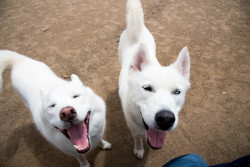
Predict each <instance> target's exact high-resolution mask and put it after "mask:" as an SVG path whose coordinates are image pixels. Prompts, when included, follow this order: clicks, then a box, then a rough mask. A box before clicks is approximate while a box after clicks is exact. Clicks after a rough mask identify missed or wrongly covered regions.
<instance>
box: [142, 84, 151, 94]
mask: <svg viewBox="0 0 250 167" xmlns="http://www.w3.org/2000/svg"><path fill="white" fill-rule="evenodd" d="M142 88H143V89H144V90H146V91H149V92H153V88H152V87H151V86H150V85H145V86H142Z"/></svg>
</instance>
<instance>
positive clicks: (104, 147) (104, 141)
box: [98, 140, 112, 150]
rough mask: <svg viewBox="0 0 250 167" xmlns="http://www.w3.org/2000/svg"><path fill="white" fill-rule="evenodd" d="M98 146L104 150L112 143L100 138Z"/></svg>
mask: <svg viewBox="0 0 250 167" xmlns="http://www.w3.org/2000/svg"><path fill="white" fill-rule="evenodd" d="M98 146H99V147H101V148H102V149H104V150H109V149H111V147H112V145H111V144H110V143H109V142H107V141H106V140H101V141H100V143H99V145H98Z"/></svg>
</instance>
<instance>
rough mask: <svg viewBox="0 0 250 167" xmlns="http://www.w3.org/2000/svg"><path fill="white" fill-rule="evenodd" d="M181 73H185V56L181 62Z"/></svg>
mask: <svg viewBox="0 0 250 167" xmlns="http://www.w3.org/2000/svg"><path fill="white" fill-rule="evenodd" d="M181 69H182V74H183V75H186V73H187V70H188V69H187V57H184V58H183V60H182V63H181Z"/></svg>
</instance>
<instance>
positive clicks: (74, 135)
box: [68, 122, 89, 151]
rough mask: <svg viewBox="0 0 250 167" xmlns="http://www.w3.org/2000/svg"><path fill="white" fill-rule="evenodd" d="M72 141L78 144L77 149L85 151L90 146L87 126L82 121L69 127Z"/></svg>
mask: <svg viewBox="0 0 250 167" xmlns="http://www.w3.org/2000/svg"><path fill="white" fill-rule="evenodd" d="M68 133H69V136H70V141H71V142H72V143H73V144H74V145H75V146H77V150H80V151H84V150H85V149H87V148H88V145H89V142H88V138H87V135H88V132H87V126H86V125H85V124H84V123H83V122H81V123H79V124H77V125H72V126H71V127H69V128H68Z"/></svg>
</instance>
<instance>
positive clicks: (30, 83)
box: [0, 50, 111, 167]
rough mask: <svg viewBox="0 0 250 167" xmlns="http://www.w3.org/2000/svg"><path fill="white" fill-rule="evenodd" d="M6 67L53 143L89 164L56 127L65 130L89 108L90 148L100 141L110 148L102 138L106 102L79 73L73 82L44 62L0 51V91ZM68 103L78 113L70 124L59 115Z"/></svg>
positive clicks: (15, 86) (34, 118)
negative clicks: (87, 85) (85, 83)
mask: <svg viewBox="0 0 250 167" xmlns="http://www.w3.org/2000/svg"><path fill="white" fill-rule="evenodd" d="M6 68H11V69H12V70H11V81H12V85H13V87H14V88H15V90H16V92H17V93H18V94H19V95H20V97H21V98H22V99H23V101H24V103H25V105H26V106H27V108H29V110H30V111H31V113H32V116H33V120H34V123H35V125H36V127H37V129H38V130H39V131H40V132H41V133H42V135H43V136H44V137H45V138H46V139H47V140H48V141H49V142H50V143H52V144H53V145H54V146H56V147H57V148H59V149H60V150H61V151H63V152H64V153H66V154H68V155H71V156H74V157H76V158H77V160H78V161H79V163H80V166H84V167H85V166H89V163H88V161H87V160H86V158H85V156H84V154H80V153H78V152H77V151H76V149H75V148H74V146H73V144H72V142H71V141H70V140H69V139H67V138H66V137H65V135H64V134H63V133H61V131H59V130H58V129H56V128H55V127H57V128H59V129H66V128H68V127H70V126H71V125H72V124H77V123H79V122H81V121H83V120H84V119H85V118H86V116H87V113H88V111H91V114H90V119H89V132H88V135H89V142H90V149H89V150H92V149H93V148H95V147H96V146H97V145H98V144H99V146H101V147H102V148H103V149H110V148H111V144H110V143H108V142H106V141H104V140H102V139H101V138H102V136H103V132H104V127H105V112H106V108H105V103H104V101H103V100H102V99H101V98H100V97H99V96H97V95H96V94H95V93H94V92H93V91H92V90H91V88H89V87H86V86H84V85H83V83H82V82H81V81H80V79H79V78H78V77H77V76H76V75H74V74H73V75H72V76H71V78H72V81H65V80H62V79H60V78H59V77H57V76H56V75H55V74H54V73H53V72H52V71H51V69H50V68H49V67H48V66H47V65H45V64H44V63H42V62H39V61H36V60H33V59H31V58H28V57H26V56H23V55H20V54H18V53H15V52H12V51H7V50H0V84H1V87H0V91H1V89H2V72H3V71H4V69H6ZM67 106H71V107H73V108H74V109H75V110H76V112H77V114H76V117H75V118H74V120H73V121H72V122H70V123H69V122H65V121H62V120H61V119H60V116H59V112H60V111H61V109H62V108H64V107H67Z"/></svg>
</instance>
